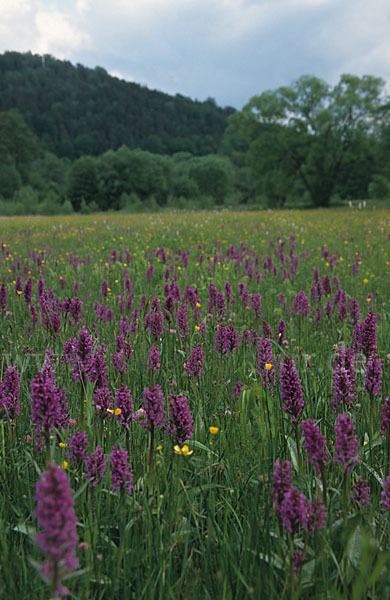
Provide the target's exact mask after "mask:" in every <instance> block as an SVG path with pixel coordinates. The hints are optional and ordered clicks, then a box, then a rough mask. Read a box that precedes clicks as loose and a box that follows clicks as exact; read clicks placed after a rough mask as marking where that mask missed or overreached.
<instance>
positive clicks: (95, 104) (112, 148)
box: [0, 52, 390, 214]
mask: <svg viewBox="0 0 390 600" xmlns="http://www.w3.org/2000/svg"><path fill="white" fill-rule="evenodd" d="M389 117H390V101H389V98H388V97H387V96H386V93H385V82H384V81H383V80H381V79H380V78H377V77H372V76H368V75H367V76H364V77H362V78H359V77H357V76H353V75H343V76H341V78H340V81H339V83H338V84H336V85H335V86H334V87H331V86H329V85H328V84H327V83H325V82H324V81H322V80H320V79H318V78H316V77H313V76H310V77H309V76H303V77H301V78H300V79H298V80H297V81H296V82H294V83H293V84H292V85H291V86H290V87H281V88H279V89H277V90H274V91H268V92H263V93H262V94H260V95H259V96H255V97H253V98H252V99H250V100H249V102H248V103H247V105H246V106H244V108H243V109H242V110H241V111H235V110H234V109H232V108H225V109H222V108H219V107H217V105H216V104H215V102H214V101H213V100H211V99H208V100H206V101H205V102H198V101H193V100H191V99H189V98H184V97H183V96H180V95H176V96H174V97H173V96H169V95H167V94H163V93H161V92H158V91H151V90H149V89H147V88H145V87H142V86H139V85H137V84H133V83H128V82H125V81H122V80H119V79H117V78H115V77H111V76H110V75H108V74H107V73H106V71H105V70H104V69H102V68H100V67H97V68H95V69H88V68H86V67H83V66H82V65H77V66H73V65H72V64H71V63H69V62H67V61H60V60H57V59H55V58H53V57H51V56H44V57H42V56H38V55H32V54H30V53H27V54H20V53H17V52H6V53H5V54H3V55H0V214H24V213H28V214H37V213H39V214H55V213H58V212H65V213H66V212H72V211H74V210H75V211H81V212H84V213H88V212H93V211H98V210H131V211H137V210H144V209H150V210H157V209H158V208H160V207H165V206H167V207H170V208H171V207H177V208H210V207H212V206H221V205H227V206H231V205H238V204H243V205H247V206H270V207H281V206H296V205H299V206H302V205H307V206H327V205H329V204H330V203H331V202H335V201H336V202H340V201H343V200H348V199H363V198H367V197H372V198H389V197H390V181H389V176H390V118H389Z"/></svg>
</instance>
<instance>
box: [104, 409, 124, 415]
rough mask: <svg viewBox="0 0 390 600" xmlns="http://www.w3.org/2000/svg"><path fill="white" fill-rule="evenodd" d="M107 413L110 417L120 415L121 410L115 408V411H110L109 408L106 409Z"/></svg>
mask: <svg viewBox="0 0 390 600" xmlns="http://www.w3.org/2000/svg"><path fill="white" fill-rule="evenodd" d="M107 412H109V413H111V414H112V415H116V416H117V415H120V414H121V412H122V411H121V409H120V408H116V409H115V410H111V408H107Z"/></svg>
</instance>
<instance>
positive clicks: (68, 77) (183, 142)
mask: <svg viewBox="0 0 390 600" xmlns="http://www.w3.org/2000/svg"><path fill="white" fill-rule="evenodd" d="M12 108H17V109H18V110H19V111H20V112H21V113H22V115H23V117H24V119H25V121H26V123H27V125H28V126H29V127H30V129H31V130H32V131H33V132H34V133H35V135H36V136H37V137H38V138H39V139H40V140H41V142H42V144H43V146H44V147H45V148H46V149H47V150H48V151H50V152H53V154H56V155H57V156H60V157H66V158H70V159H72V160H73V159H76V158H79V157H80V156H82V155H85V154H90V155H94V156H97V155H99V154H102V153H103V152H105V151H106V150H109V149H113V150H116V149H118V148H119V147H120V146H122V145H125V146H127V147H128V148H130V149H135V148H141V149H142V150H148V151H149V152H154V153H159V154H174V153H175V152H191V153H192V154H200V155H203V154H211V153H215V152H217V151H218V149H219V146H220V143H221V139H222V136H223V134H224V131H225V129H226V125H227V118H228V117H229V115H231V114H232V113H233V112H234V109H233V108H224V109H223V108H219V107H218V106H217V105H216V103H215V101H214V100H213V99H212V98H209V99H208V100H206V101H205V102H197V101H194V100H191V99H190V98H186V97H184V96H181V95H180V94H177V95H176V96H170V95H168V94H164V93H162V92H159V91H153V90H149V89H148V88H147V87H143V86H141V85H138V84H136V83H130V82H127V81H123V80H121V79H118V78H116V77H112V76H110V75H109V74H108V73H107V72H106V71H105V70H104V69H103V68H102V67H96V68H95V69H89V68H86V67H84V66H83V65H80V64H78V65H76V66H74V65H72V64H71V63H70V62H68V61H61V60H57V59H55V58H53V57H52V56H50V55H45V56H39V55H33V54H31V53H26V54H21V53H19V52H5V53H4V54H2V55H0V111H6V110H9V109H12Z"/></svg>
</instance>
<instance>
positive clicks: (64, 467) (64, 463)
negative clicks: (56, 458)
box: [62, 460, 68, 469]
mask: <svg viewBox="0 0 390 600" xmlns="http://www.w3.org/2000/svg"><path fill="white" fill-rule="evenodd" d="M62 468H63V469H67V468H68V463H67V462H66V460H64V461H63V463H62Z"/></svg>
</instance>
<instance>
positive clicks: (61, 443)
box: [58, 442, 67, 448]
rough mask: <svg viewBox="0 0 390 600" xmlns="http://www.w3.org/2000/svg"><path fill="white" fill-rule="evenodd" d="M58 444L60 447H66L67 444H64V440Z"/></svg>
mask: <svg viewBox="0 0 390 600" xmlns="http://www.w3.org/2000/svg"><path fill="white" fill-rule="evenodd" d="M58 445H59V447H60V448H66V446H67V444H64V442H60V443H59V444H58Z"/></svg>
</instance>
